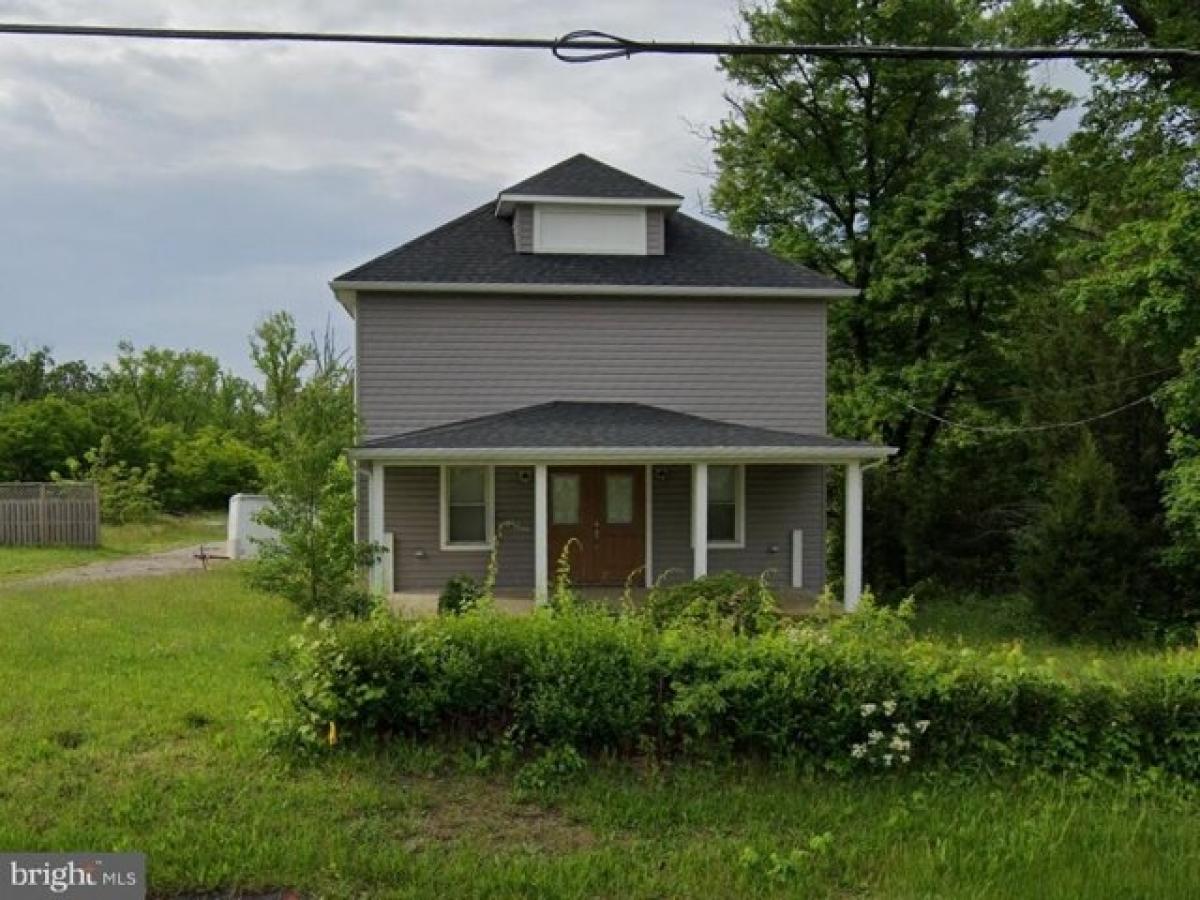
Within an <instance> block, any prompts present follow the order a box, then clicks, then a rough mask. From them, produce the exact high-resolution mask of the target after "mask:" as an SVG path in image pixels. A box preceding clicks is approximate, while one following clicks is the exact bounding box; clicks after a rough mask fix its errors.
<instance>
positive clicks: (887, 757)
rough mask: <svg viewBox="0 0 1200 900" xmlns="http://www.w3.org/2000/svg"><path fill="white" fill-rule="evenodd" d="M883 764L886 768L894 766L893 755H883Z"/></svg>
mask: <svg viewBox="0 0 1200 900" xmlns="http://www.w3.org/2000/svg"><path fill="white" fill-rule="evenodd" d="M883 764H884V765H885V766H890V765H891V764H892V754H890V753H885V754H883Z"/></svg>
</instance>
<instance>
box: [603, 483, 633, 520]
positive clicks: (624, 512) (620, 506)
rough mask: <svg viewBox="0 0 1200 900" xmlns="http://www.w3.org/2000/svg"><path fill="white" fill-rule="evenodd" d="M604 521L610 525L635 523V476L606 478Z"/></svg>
mask: <svg viewBox="0 0 1200 900" xmlns="http://www.w3.org/2000/svg"><path fill="white" fill-rule="evenodd" d="M604 521H605V522H607V523H608V524H609V525H628V524H630V523H631V522H633V476H632V475H605V476H604Z"/></svg>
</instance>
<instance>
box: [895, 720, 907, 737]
mask: <svg viewBox="0 0 1200 900" xmlns="http://www.w3.org/2000/svg"><path fill="white" fill-rule="evenodd" d="M896 734H908V726H907V725H905V724H904V723H903V722H897V723H896Z"/></svg>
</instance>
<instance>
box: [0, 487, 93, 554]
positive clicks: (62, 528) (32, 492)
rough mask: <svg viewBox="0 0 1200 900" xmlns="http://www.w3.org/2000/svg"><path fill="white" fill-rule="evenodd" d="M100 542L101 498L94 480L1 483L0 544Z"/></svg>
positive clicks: (45, 544)
mask: <svg viewBox="0 0 1200 900" xmlns="http://www.w3.org/2000/svg"><path fill="white" fill-rule="evenodd" d="M99 543H100V497H99V495H98V494H97V493H96V485H95V484H94V483H92V482H78V481H76V482H57V483H45V484H42V483H37V482H9V483H0V546H2V545H5V544H9V545H14V544H16V545H24V546H39V547H45V546H50V545H53V544H66V545H70V546H72V547H95V546H97V545H98V544H99Z"/></svg>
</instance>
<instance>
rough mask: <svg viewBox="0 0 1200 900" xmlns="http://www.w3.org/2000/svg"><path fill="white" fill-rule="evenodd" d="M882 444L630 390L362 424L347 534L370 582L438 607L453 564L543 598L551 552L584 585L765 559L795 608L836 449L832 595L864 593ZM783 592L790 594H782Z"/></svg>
mask: <svg viewBox="0 0 1200 900" xmlns="http://www.w3.org/2000/svg"><path fill="white" fill-rule="evenodd" d="M888 453H889V448H883V447H877V446H875V445H871V444H863V443H857V442H850V441H841V440H838V439H835V438H829V437H825V436H811V435H799V434H793V433H790V432H782V431H775V430H771V429H763V428H753V427H749V426H742V425H736V424H732V423H726V422H719V421H715V420H711V419H704V418H701V417H697V416H691V415H687V414H683V413H677V412H673V411H670V410H664V409H659V408H656V407H650V406H644V405H641V404H632V403H565V402H560V403H548V404H542V405H539V406H535V407H526V408H524V409H519V410H514V411H511V412H508V413H501V414H499V415H496V416H487V417H483V418H478V419H471V420H467V421H464V422H459V423H453V424H450V425H445V426H438V427H435V428H430V429H425V430H422V431H418V432H410V433H407V434H403V435H398V436H393V437H389V438H384V439H377V440H374V441H369V442H367V443H366V444H364V445H363V446H362V447H360V448H357V449H356V450H355V451H354V457H355V458H356V460H357V462H358V464H359V467H360V475H361V477H362V485H361V489H360V504H362V505H363V506H365V507H366V509H365V513H366V515H365V516H361V517H360V535H361V536H363V537H365V538H367V539H369V540H371V541H372V542H374V543H376V544H379V545H382V546H383V547H384V548H385V549H386V552H385V553H384V555H383V557H382V558H381V560H380V562H379V564H377V565H376V566H375V567H373V569H372V572H371V579H372V585H373V587H374V588H375V590H377V591H380V592H383V593H387V594H390V595H393V596H394V598H395V605H397V606H398V607H399V608H400V609H402V611H405V612H411V613H418V614H419V613H420V612H422V611H432V610H434V609H436V600H437V596H438V594H439V593H440V591H441V589H442V587H443V586H444V585H445V583H446V581H447V580H448V579H449V578H451V577H453V576H455V575H462V574H465V575H470V576H472V577H474V578H476V579H483V578H484V577H487V572H488V571H489V569H490V570H492V571H493V575H492V577H493V580H494V583H495V585H496V587H497V590H496V596H497V599H498V601H500V606H501V607H502V608H508V607H511V608H512V611H520V610H521V609H523V608H526V607H528V606H531V605H532V604H533V603H535V602H538V601H541V600H544V599H545V598H546V597H547V596H548V594H549V591H550V589H551V583H552V581H553V579H554V577H555V570H556V567H557V566H558V565H559V564H560V561H562V560H565V561H566V563H567V564H568V565H569V567H570V580H571V582H572V584H573V585H575V586H577V587H579V588H580V589H581V590H582V591H583V592H584V593H585V595H587V596H594V597H596V598H597V599H611V598H620V597H621V596H622V595H623V594H629V595H632V596H633V597H634V599H635V600H636V599H637V597H638V593H639V592H644V591H645V590H647V589H648V588H650V587H651V586H653V585H654V584H656V583H659V582H664V581H666V582H669V581H676V580H687V579H692V578H698V577H702V576H704V575H706V574H708V573H710V572H712V573H715V572H720V571H727V570H730V571H736V572H741V573H743V574H747V575H753V576H757V575H760V574H762V573H764V572H765V573H767V575H768V577H769V579H770V580H771V583H772V585H773V587H774V588H775V589H776V591H777V592H779V593H780V594H781V596H782V597H783V598H784V600H785V604H784V605H785V611H796V612H802V611H803V610H804V609H805V608H806V604H807V603H808V602H810V601H811V598H813V597H815V596H816V595H817V594H819V593H820V592H821V591H822V590H823V588H824V586H825V583H826V580H827V579H826V573H825V531H824V529H825V495H826V484H825V479H826V470H827V467H829V466H831V465H837V466H844V467H845V471H846V477H845V492H846V493H845V510H846V515H845V517H844V527H845V540H844V547H845V555H844V570H843V572H842V573H841V574H842V584H843V601H844V604H845V607H846V609H847V610H852V609H854V608H855V606H856V605H857V602H858V599H859V597H860V595H861V593H862V525H863V523H862V471H863V466H864V463H869V462H871V461H872V460H876V459H882V458H884V457H885V456H886V455H887V454H888ZM792 608H794V610H793V609H792Z"/></svg>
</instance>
